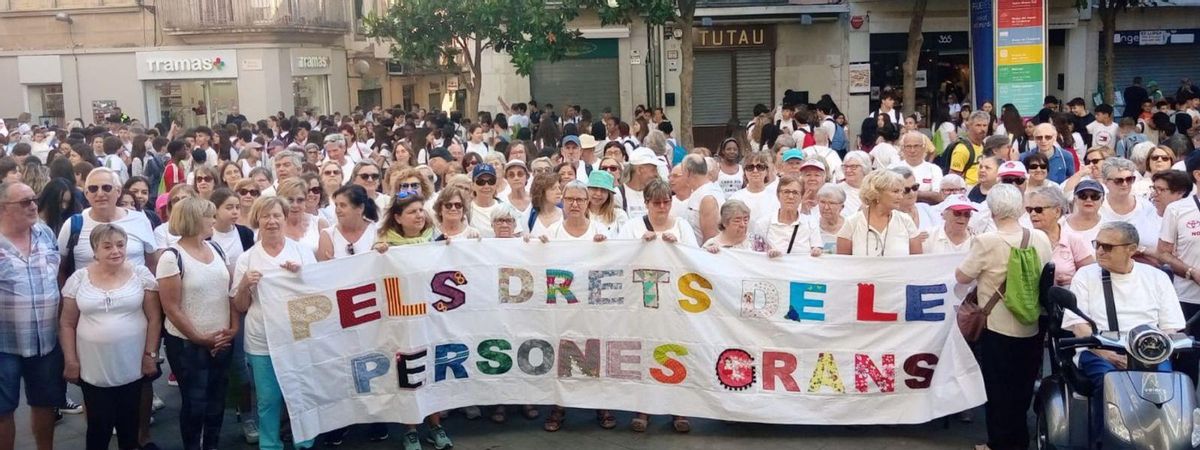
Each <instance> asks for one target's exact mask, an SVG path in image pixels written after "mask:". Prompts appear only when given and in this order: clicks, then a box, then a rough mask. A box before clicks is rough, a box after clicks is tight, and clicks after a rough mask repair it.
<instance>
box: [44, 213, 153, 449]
mask: <svg viewBox="0 0 1200 450" xmlns="http://www.w3.org/2000/svg"><path fill="white" fill-rule="evenodd" d="M127 241H128V235H126V234H125V232H124V231H123V230H121V227H119V226H116V225H112V224H99V225H96V226H95V227H93V228H92V230H91V232H90V233H89V234H88V246H89V247H90V248H91V250H92V254H93V255H95V258H94V261H93V262H91V263H90V264H88V265H87V266H86V267H84V268H82V269H80V270H79V271H77V272H75V273H74V274H72V275H71V277H70V278H69V279H67V283H66V284H65V285H64V286H63V289H62V295H63V302H62V315H61V317H60V318H59V344H60V345H61V346H62V352H63V358H64V361H65V365H64V370H63V374H62V375H63V377H64V378H65V379H66V380H67V381H69V382H72V383H77V384H79V386H80V388H81V389H82V390H83V404H84V406H85V407H86V408H87V411H88V414H87V438H86V443H87V444H86V445H87V448H88V449H89V450H91V449H107V448H108V442H109V440H111V439H112V434H113V428H114V427H115V428H116V435H117V446H118V448H122V449H136V448H142V445H141V443H139V442H138V424H139V421H138V417H139V415H140V410H139V408H140V407H141V399H142V391H143V385H145V384H148V383H147V380H149V379H150V377H153V376H156V374H157V373H158V366H157V363H158V361H157V358H158V338H159V332H160V330H161V329H162V310H161V309H160V308H159V303H158V292H157V291H158V283H156V282H155V280H154V275H153V274H151V273H150V270H149V269H147V268H146V266H144V265H141V264H136V265H135V264H133V263H131V262H130V261H129V260H128V258H127V257H126V243H127Z"/></svg>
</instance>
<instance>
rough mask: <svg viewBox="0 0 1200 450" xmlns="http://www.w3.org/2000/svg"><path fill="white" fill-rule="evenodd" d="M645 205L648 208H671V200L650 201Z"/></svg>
mask: <svg viewBox="0 0 1200 450" xmlns="http://www.w3.org/2000/svg"><path fill="white" fill-rule="evenodd" d="M646 203H647V204H649V205H650V206H657V207H659V208H663V207H668V206H671V200H651V201H649V202H646Z"/></svg>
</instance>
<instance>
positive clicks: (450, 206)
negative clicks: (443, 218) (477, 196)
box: [442, 202, 463, 209]
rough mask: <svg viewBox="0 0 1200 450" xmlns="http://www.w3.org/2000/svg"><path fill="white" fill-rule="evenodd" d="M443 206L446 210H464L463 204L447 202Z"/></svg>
mask: <svg viewBox="0 0 1200 450" xmlns="http://www.w3.org/2000/svg"><path fill="white" fill-rule="evenodd" d="M442 206H443V207H445V208H446V209H463V202H446V203H443V204H442Z"/></svg>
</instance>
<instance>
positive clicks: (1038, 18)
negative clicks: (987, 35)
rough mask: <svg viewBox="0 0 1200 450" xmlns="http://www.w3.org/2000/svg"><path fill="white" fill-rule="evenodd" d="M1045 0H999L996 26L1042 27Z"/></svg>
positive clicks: (997, 2)
mask: <svg viewBox="0 0 1200 450" xmlns="http://www.w3.org/2000/svg"><path fill="white" fill-rule="evenodd" d="M1042 1H1043V0H997V1H996V26H997V27H999V28H1025V27H1040V26H1042V24H1043V22H1044V19H1045V18H1044V17H1043V14H1042V12H1043V5H1042Z"/></svg>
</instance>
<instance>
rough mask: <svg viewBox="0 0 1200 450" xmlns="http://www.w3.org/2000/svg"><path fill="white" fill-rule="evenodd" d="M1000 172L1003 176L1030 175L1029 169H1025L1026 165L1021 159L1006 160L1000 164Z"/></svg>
mask: <svg viewBox="0 0 1200 450" xmlns="http://www.w3.org/2000/svg"><path fill="white" fill-rule="evenodd" d="M999 174H1000V176H1002V177H1021V178H1027V177H1029V171H1027V170H1025V165H1024V164H1021V162H1020V161H1005V162H1004V163H1003V164H1001V165H1000V171H999Z"/></svg>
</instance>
